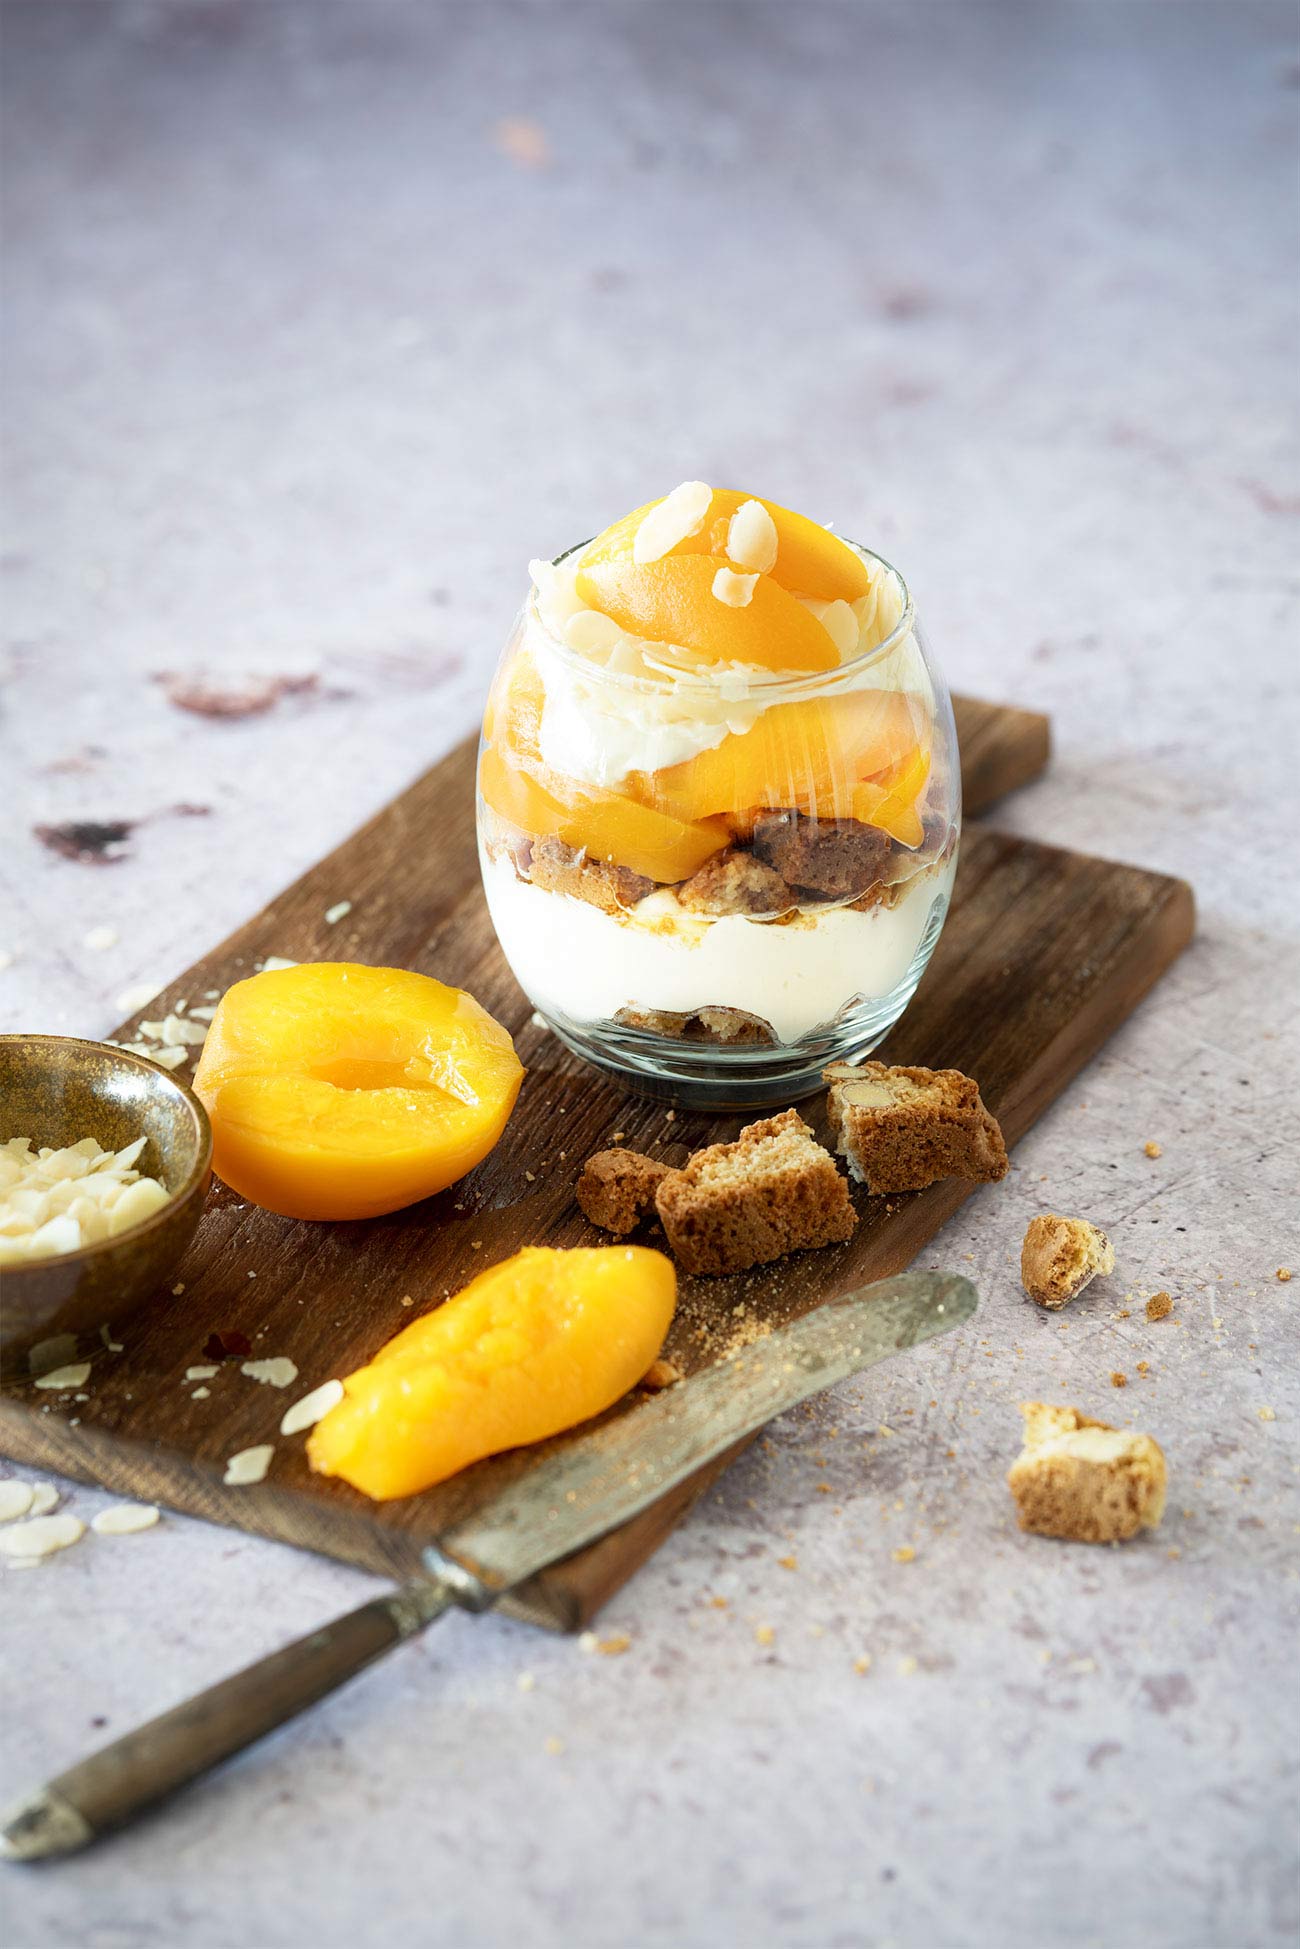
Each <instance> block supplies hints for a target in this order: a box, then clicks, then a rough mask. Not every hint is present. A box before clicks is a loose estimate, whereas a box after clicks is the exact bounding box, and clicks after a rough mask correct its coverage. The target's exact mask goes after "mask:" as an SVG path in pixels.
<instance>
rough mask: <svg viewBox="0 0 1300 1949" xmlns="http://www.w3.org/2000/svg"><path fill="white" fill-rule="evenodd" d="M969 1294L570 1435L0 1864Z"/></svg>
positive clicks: (623, 1510) (49, 1810)
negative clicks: (407, 1576) (376, 1589)
mask: <svg viewBox="0 0 1300 1949" xmlns="http://www.w3.org/2000/svg"><path fill="white" fill-rule="evenodd" d="M978 1303H979V1302H978V1299H977V1297H976V1293H975V1289H974V1287H973V1286H972V1285H971V1284H970V1282H969V1280H967V1279H963V1278H961V1277H960V1276H958V1275H956V1274H951V1273H928V1272H908V1273H902V1274H900V1275H899V1276H898V1277H897V1278H894V1279H886V1280H882V1281H880V1282H878V1283H877V1284H875V1285H871V1286H865V1287H861V1288H859V1289H858V1290H857V1291H854V1292H849V1293H845V1294H843V1295H842V1296H841V1297H840V1298H838V1299H833V1300H830V1301H828V1302H827V1303H826V1304H824V1305H822V1306H820V1307H818V1308H817V1309H816V1310H815V1311H814V1312H811V1313H807V1314H805V1315H804V1316H803V1318H802V1319H798V1320H795V1321H793V1322H792V1323H791V1324H790V1325H789V1326H785V1327H781V1328H779V1329H778V1330H777V1331H776V1332H774V1333H772V1334H770V1335H769V1336H768V1337H767V1338H766V1339H763V1340H760V1341H757V1342H755V1343H754V1344H753V1345H751V1346H749V1347H746V1348H744V1349H743V1350H741V1351H739V1352H737V1353H736V1354H734V1355H733V1356H732V1357H731V1358H729V1359H726V1360H722V1361H720V1362H718V1363H717V1364H716V1365H715V1366H713V1367H709V1368H706V1369H705V1370H704V1371H703V1372H702V1373H699V1374H696V1375H694V1376H693V1377H692V1378H691V1379H690V1380H687V1381H681V1382H679V1383H677V1385H676V1386H674V1387H670V1388H666V1389H665V1390H664V1391H663V1392H662V1393H660V1394H657V1395H654V1396H650V1397H648V1398H647V1399H645V1400H642V1401H640V1402H637V1403H636V1404H635V1405H634V1406H632V1407H631V1408H628V1409H625V1410H624V1411H623V1412H622V1413H620V1414H618V1415H616V1416H615V1417H613V1418H612V1419H611V1420H608V1421H605V1422H601V1423H598V1424H597V1425H596V1426H595V1427H594V1428H589V1429H587V1430H585V1431H583V1432H579V1433H576V1434H574V1435H573V1436H571V1437H569V1438H568V1439H567V1440H565V1441H563V1442H561V1443H560V1444H558V1445H557V1446H556V1447H555V1448H553V1449H552V1450H551V1451H550V1452H549V1453H547V1454H546V1455H544V1456H542V1457H541V1458H540V1459H539V1461H538V1462H537V1465H536V1466H535V1467H534V1468H533V1469H531V1470H529V1471H528V1472H527V1473H526V1474H525V1475H523V1476H522V1477H521V1478H520V1479H519V1480H518V1481H516V1482H514V1483H512V1484H510V1485H509V1486H508V1487H506V1488H505V1489H503V1490H502V1491H500V1492H499V1493H498V1494H497V1495H496V1496H494V1497H493V1498H492V1499H491V1500H490V1501H488V1502H487V1503H485V1504H484V1505H483V1506H482V1507H481V1508H479V1509H477V1510H476V1511H475V1512H474V1513H473V1514H472V1515H470V1516H468V1517H466V1518H464V1519H463V1520H462V1521H460V1522H459V1523H456V1524H454V1525H453V1526H452V1527H451V1528H449V1529H448V1530H447V1531H446V1532H445V1533H444V1534H443V1535H442V1536H441V1537H440V1538H439V1540H438V1543H437V1545H436V1546H434V1547H431V1548H430V1549H428V1550H426V1551H425V1552H424V1553H423V1561H424V1566H425V1574H424V1575H423V1576H420V1577H416V1578H413V1579H412V1580H411V1581H410V1582H408V1583H406V1584H403V1585H402V1586H401V1587H400V1588H399V1589H397V1590H395V1591H391V1592H389V1593H387V1594H386V1595H385V1596H382V1597H377V1598H372V1599H371V1600H370V1602H368V1603H366V1604H362V1605H360V1606H359V1607H358V1608H357V1609H356V1610H354V1611H350V1612H348V1614H347V1615H346V1616H344V1617H341V1618H336V1619H335V1620H334V1622H333V1623H332V1624H328V1625H326V1626H324V1627H323V1628H322V1629H321V1630H319V1631H314V1632H311V1633H309V1634H308V1636H306V1637H304V1638H299V1639H298V1640H296V1642H295V1643H293V1644H290V1645H286V1646H284V1647H283V1649H281V1650H280V1651H276V1652H272V1653H271V1654H270V1656H269V1657H266V1658H262V1659H259V1660H258V1661H257V1662H256V1663H255V1664H252V1665H248V1666H246V1667H245V1668H244V1670H243V1671H240V1672H236V1673H234V1674H233V1675H232V1676H231V1677H230V1678H227V1679H223V1680H221V1681H220V1682H219V1683H218V1684H216V1685H213V1686H210V1687H209V1688H208V1690H207V1691H205V1692H200V1693H198V1694H196V1695H195V1696H194V1697H193V1698H191V1699H187V1700H186V1701H185V1702H184V1703H183V1704H181V1705H178V1706H175V1707H173V1708H172V1710H171V1711H169V1712H164V1713H162V1714H160V1715H159V1717H157V1718H156V1719H151V1720H149V1721H148V1722H147V1723H146V1724H145V1725H143V1726H139V1727H137V1728H136V1729H135V1730H134V1731H133V1732H129V1733H127V1734H125V1735H124V1736H123V1737H122V1738H121V1739H118V1740H115V1741H113V1742H112V1744H110V1745H108V1746H105V1747H103V1748H101V1750H100V1751H99V1752H97V1753H92V1754H91V1755H90V1756H89V1757H88V1758H86V1759H84V1760H81V1761H79V1762H78V1763H77V1764H76V1765H75V1766H73V1767H70V1768H69V1769H68V1771H67V1772H65V1773H61V1774H60V1775H59V1776H58V1777H57V1778H56V1779H54V1780H51V1781H49V1782H48V1783H47V1784H46V1785H45V1786H43V1787H39V1788H37V1790H36V1791H35V1792H34V1793H31V1794H29V1795H28V1796H27V1797H26V1798H25V1799H24V1800H22V1801H20V1802H19V1803H18V1805H17V1806H16V1807H14V1808H13V1809H12V1810H11V1811H10V1813H9V1814H8V1816H7V1818H6V1819H5V1821H4V1823H3V1826H0V1850H2V1851H3V1853H4V1854H5V1855H7V1856H8V1857H9V1858H11V1859H14V1860H20V1861H35V1860H41V1859H45V1858H48V1857H50V1856H54V1855H61V1854H68V1853H72V1852H74V1851H75V1850H76V1849H78V1848H82V1847H85V1846H87V1845H88V1843H90V1842H91V1841H94V1840H96V1839H98V1838H99V1837H100V1836H101V1835H103V1834H106V1833H108V1832H110V1831H111V1830H112V1829H113V1828H115V1827H120V1826H122V1825H123V1824H124V1823H125V1822H127V1821H129V1820H131V1819H133V1818H134V1817H135V1816H136V1815H137V1814H139V1813H141V1812H143V1811H144V1810H145V1809H146V1808H148V1807H150V1806H152V1805H154V1804H155V1803H156V1802H158V1801H159V1800H161V1799H163V1798H164V1797H165V1796H166V1795H168V1794H170V1793H172V1792H174V1791H175V1790H176V1789H177V1788H178V1787H181V1786H184V1785H185V1784H187V1783H188V1782H189V1781H191V1780H194V1779H197V1778H199V1776H200V1775H202V1774H203V1773H206V1772H207V1771H209V1769H210V1768H212V1767H213V1766H217V1765H219V1764H220V1763H221V1762H222V1761H223V1760H226V1759H230V1758H232V1757H233V1756H234V1754H236V1753H238V1752H242V1751H243V1750H244V1749H245V1748H246V1747H247V1746H251V1745H252V1744H253V1743H254V1742H255V1741H256V1740H258V1739H261V1738H263V1737H264V1736H265V1735H266V1734H267V1733H269V1732H272V1731H274V1730H275V1728H276V1727H277V1726H281V1725H283V1724H284V1723H285V1722H286V1720H288V1719H291V1718H293V1717H295V1716H296V1715H297V1714H298V1713H299V1712H302V1711H305V1710H306V1708H307V1707H308V1706H309V1705H313V1704H315V1702H316V1701H317V1700H318V1699H321V1698H324V1697H325V1696H326V1695H327V1694H328V1693H330V1692H332V1691H334V1690H335V1689H336V1688H337V1687H338V1686H340V1685H342V1684H344V1683H345V1682H346V1681H347V1680H348V1679H350V1678H353V1677H355V1676H356V1675H357V1674H358V1673H359V1672H361V1671H363V1670H364V1669H365V1668H366V1666H367V1665H370V1664H373V1663H374V1661H375V1660H376V1659H377V1658H380V1657H382V1656H383V1654H384V1653H385V1652H386V1651H388V1650H391V1648H392V1647H393V1646H394V1645H396V1644H400V1643H402V1642H403V1640H405V1639H406V1638H409V1637H413V1636H414V1635H415V1633H416V1632H418V1631H421V1630H423V1629H424V1628H425V1626H426V1625H428V1624H431V1623H432V1622H433V1620H434V1619H435V1618H437V1617H440V1616H441V1615H442V1613H443V1612H444V1611H446V1610H449V1609H450V1608H452V1606H454V1605H459V1606H461V1607H463V1608H465V1609H467V1610H470V1611H486V1610H489V1609H491V1607H492V1605H494V1604H495V1603H496V1602H497V1601H498V1600H499V1599H500V1598H501V1597H502V1596H504V1595H505V1593H506V1592H507V1591H509V1590H512V1589H514V1588H516V1587H517V1586H518V1585H520V1584H522V1583H525V1582H526V1581H527V1580H528V1578H529V1577H531V1576H534V1575H535V1574H536V1573H537V1572H538V1571H539V1570H543V1569H545V1568H546V1567H547V1566H548V1565H550V1564H554V1563H558V1562H559V1561H560V1560H561V1559H562V1558H564V1557H567V1556H571V1555H573V1553H574V1552H575V1551H577V1550H580V1549H582V1548H584V1547H585V1546H586V1545H587V1544H589V1543H594V1542H596V1541H597V1540H598V1539H599V1538H600V1537H602V1536H605V1535H607V1534H608V1533H609V1531H610V1530H612V1529H616V1528H618V1526H619V1525H620V1524H622V1523H625V1522H628V1521H630V1520H631V1518H632V1517H634V1516H636V1515H639V1514H640V1513H641V1511H642V1510H644V1509H646V1508H647V1507H648V1506H649V1505H650V1504H651V1503H653V1502H655V1501H656V1500H657V1499H658V1498H659V1497H660V1496H662V1495H665V1494H667V1492H668V1491H669V1490H670V1489H672V1488H674V1487H675V1486H676V1485H677V1484H678V1483H680V1482H682V1481H684V1480H685V1478H686V1477H687V1476H689V1475H691V1474H693V1473H694V1472H695V1470H696V1469H699V1468H702V1467H703V1466H704V1465H705V1464H706V1463H708V1462H710V1461H712V1460H714V1459H715V1458H716V1457H717V1456H719V1455H722V1454H724V1453H725V1452H726V1450H727V1449H729V1448H730V1447H732V1446H733V1445H734V1444H735V1443H737V1442H739V1441H742V1440H743V1439H744V1438H745V1437H746V1436H747V1435H751V1434H754V1433H756V1432H757V1430H758V1429H759V1428H761V1427H763V1426H764V1425H765V1424H766V1423H767V1422H768V1421H770V1420H772V1419H773V1417H774V1416H776V1415H778V1414H781V1413H783V1412H784V1411H785V1410H786V1409H787V1408H791V1407H794V1406H796V1405H797V1404H798V1403H799V1402H800V1401H803V1400H806V1399H807V1397H808V1396H809V1395H810V1394H816V1393H818V1392H820V1390H821V1389H822V1388H825V1387H830V1386H831V1385H833V1383H834V1382H835V1381H837V1380H844V1379H846V1378H847V1377H848V1376H849V1375H850V1374H854V1373H858V1372H860V1371H861V1370H862V1369H863V1368H865V1367H870V1366H873V1365H874V1364H875V1363H876V1362H877V1361H879V1360H885V1359H888V1358H889V1357H890V1355H892V1354H896V1353H901V1352H904V1351H905V1350H906V1349H908V1348H910V1347H915V1346H919V1345H920V1344H921V1342H922V1341H925V1340H930V1339H933V1338H934V1337H935V1336H936V1335H937V1334H940V1333H947V1332H950V1331H951V1330H952V1328H954V1327H956V1326H960V1325H962V1324H963V1322H964V1321H966V1320H968V1319H970V1318H971V1317H972V1315H973V1314H974V1312H975V1310H976V1307H977V1306H978Z"/></svg>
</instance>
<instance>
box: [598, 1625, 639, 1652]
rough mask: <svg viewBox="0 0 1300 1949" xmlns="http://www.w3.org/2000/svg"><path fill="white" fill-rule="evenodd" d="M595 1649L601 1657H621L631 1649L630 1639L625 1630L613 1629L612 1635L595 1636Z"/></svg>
mask: <svg viewBox="0 0 1300 1949" xmlns="http://www.w3.org/2000/svg"><path fill="white" fill-rule="evenodd" d="M596 1649H597V1651H598V1652H599V1653H600V1655H601V1657H602V1658H621V1657H622V1656H623V1653H624V1652H625V1651H630V1650H631V1649H632V1640H631V1638H629V1636H628V1634H627V1632H626V1631H615V1633H614V1634H613V1636H612V1637H609V1638H597V1640H596Z"/></svg>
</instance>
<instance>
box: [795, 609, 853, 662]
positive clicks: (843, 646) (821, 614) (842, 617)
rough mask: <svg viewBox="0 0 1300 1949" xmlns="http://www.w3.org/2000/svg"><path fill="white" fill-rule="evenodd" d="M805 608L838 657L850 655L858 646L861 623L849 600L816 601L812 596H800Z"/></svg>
mask: <svg viewBox="0 0 1300 1949" xmlns="http://www.w3.org/2000/svg"><path fill="white" fill-rule="evenodd" d="M800 600H801V601H802V603H803V605H804V607H805V609H809V610H811V612H812V614H813V615H814V616H816V618H817V620H818V622H819V623H820V624H821V626H822V628H823V629H824V630H825V631H826V634H827V635H828V636H829V637H830V639H831V642H832V643H833V644H834V645H835V648H836V650H837V652H838V653H839V655H840V657H841V658H843V657H846V656H852V655H853V652H854V651H855V650H856V649H857V647H858V640H859V637H860V634H861V624H860V622H859V620H858V613H857V611H856V610H855V609H854V607H853V604H852V603H851V602H817V601H815V600H814V599H813V597H812V596H802V597H800Z"/></svg>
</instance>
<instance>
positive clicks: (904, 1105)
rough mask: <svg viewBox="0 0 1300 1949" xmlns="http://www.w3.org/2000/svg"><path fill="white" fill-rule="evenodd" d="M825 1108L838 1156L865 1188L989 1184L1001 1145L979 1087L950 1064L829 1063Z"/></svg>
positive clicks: (1003, 1168)
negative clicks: (945, 1181)
mask: <svg viewBox="0 0 1300 1949" xmlns="http://www.w3.org/2000/svg"><path fill="white" fill-rule="evenodd" d="M822 1075H823V1077H824V1079H825V1081H826V1082H827V1083H828V1084H829V1085H830V1094H829V1097H828V1098H827V1112H828V1115H829V1117H830V1123H831V1128H832V1129H833V1130H834V1132H835V1134H836V1137H837V1139H838V1145H839V1150H840V1153H841V1155H842V1156H844V1157H846V1158H847V1159H848V1165H849V1170H850V1171H851V1172H852V1174H853V1176H854V1177H855V1178H857V1179H858V1181H859V1182H860V1183H862V1184H865V1185H866V1186H867V1188H868V1190H870V1191H875V1192H893V1191H921V1190H924V1188H925V1186H926V1185H927V1184H937V1183H938V1182H939V1181H940V1179H942V1178H967V1179H969V1180H971V1181H972V1182H974V1183H977V1184H987V1183H994V1182H996V1181H997V1180H998V1179H1000V1178H1004V1177H1005V1176H1006V1174H1007V1170H1008V1163H1007V1149H1006V1145H1005V1144H1004V1143H1003V1141H1002V1132H1001V1130H1000V1129H999V1128H998V1124H997V1120H996V1118H994V1117H992V1116H991V1115H990V1114H989V1112H988V1111H987V1110H986V1109H985V1107H984V1105H983V1103H982V1102H981V1101H980V1093H979V1088H978V1085H977V1084H975V1083H973V1082H972V1081H971V1079H970V1077H969V1076H963V1075H962V1074H961V1072H960V1070H956V1069H915V1068H890V1067H889V1066H888V1065H887V1064H886V1063H881V1062H864V1063H831V1065H830V1066H829V1068H827V1069H824V1070H823V1071H822Z"/></svg>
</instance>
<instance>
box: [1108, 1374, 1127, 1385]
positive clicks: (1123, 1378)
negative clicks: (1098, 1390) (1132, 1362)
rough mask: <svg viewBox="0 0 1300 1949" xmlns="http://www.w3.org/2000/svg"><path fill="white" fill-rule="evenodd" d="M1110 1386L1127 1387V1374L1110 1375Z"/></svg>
mask: <svg viewBox="0 0 1300 1949" xmlns="http://www.w3.org/2000/svg"><path fill="white" fill-rule="evenodd" d="M1110 1384H1111V1386H1112V1387H1127V1386H1128V1375H1127V1374H1112V1375H1111V1377H1110Z"/></svg>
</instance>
